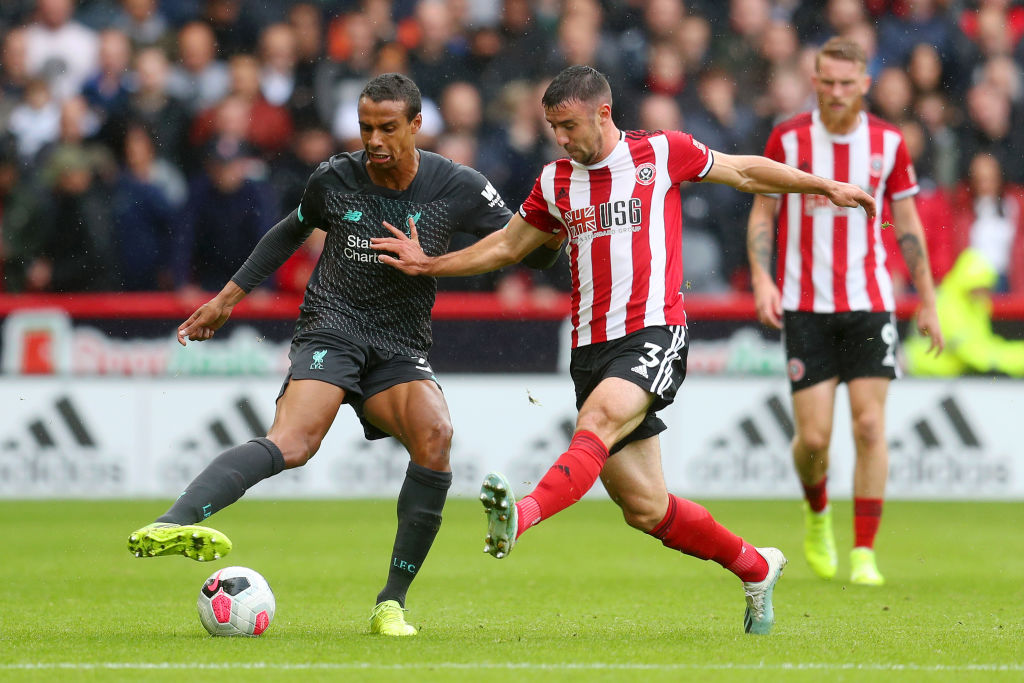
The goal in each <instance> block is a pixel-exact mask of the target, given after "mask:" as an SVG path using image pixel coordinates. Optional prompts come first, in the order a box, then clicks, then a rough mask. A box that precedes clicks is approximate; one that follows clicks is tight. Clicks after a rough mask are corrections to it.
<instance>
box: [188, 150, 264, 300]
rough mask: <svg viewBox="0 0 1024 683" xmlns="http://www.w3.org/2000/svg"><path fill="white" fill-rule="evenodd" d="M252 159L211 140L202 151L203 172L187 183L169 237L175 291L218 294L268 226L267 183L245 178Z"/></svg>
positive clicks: (245, 154)
mask: <svg viewBox="0 0 1024 683" xmlns="http://www.w3.org/2000/svg"><path fill="white" fill-rule="evenodd" d="M252 156H253V154H252V152H251V150H248V149H247V148H246V147H245V146H244V144H242V143H239V142H237V141H235V140H227V139H225V140H214V141H212V143H211V144H210V146H209V147H208V149H207V155H206V164H205V166H204V170H203V172H202V173H200V174H198V175H197V176H196V177H195V178H194V179H193V180H192V181H191V182H190V183H189V193H188V202H186V204H185V209H184V212H183V215H182V218H181V222H180V223H179V225H178V229H177V230H176V231H175V234H174V252H173V269H174V278H175V285H176V286H177V287H178V288H179V289H189V288H191V287H198V288H200V289H202V290H206V291H214V290H217V289H219V288H220V287H221V286H223V284H224V283H225V282H226V281H227V280H229V279H230V278H231V276H232V275H234V274H235V271H236V270H237V269H238V264H239V263H242V262H244V261H245V259H246V258H247V257H248V256H249V252H250V251H252V245H253V244H255V243H256V242H257V241H259V239H260V238H261V237H263V235H264V234H265V233H266V232H267V230H269V229H270V228H271V226H273V224H274V221H275V219H276V217H277V215H278V206H277V201H276V198H275V197H274V192H273V190H272V188H271V187H270V185H269V184H268V183H266V182H264V181H260V180H254V179H251V178H249V177H248V175H247V174H248V169H249V165H250V161H251V159H252Z"/></svg>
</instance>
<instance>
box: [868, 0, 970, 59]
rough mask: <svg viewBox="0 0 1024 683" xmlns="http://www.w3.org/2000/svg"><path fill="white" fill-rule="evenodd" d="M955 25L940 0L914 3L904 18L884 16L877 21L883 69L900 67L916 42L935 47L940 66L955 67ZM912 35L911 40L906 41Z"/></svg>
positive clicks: (922, 0) (917, 0) (916, 1)
mask: <svg viewBox="0 0 1024 683" xmlns="http://www.w3.org/2000/svg"><path fill="white" fill-rule="evenodd" d="M955 30H956V24H955V23H954V21H953V20H952V18H951V17H950V16H949V14H948V12H947V10H946V8H945V6H944V4H942V3H941V2H940V0H914V1H913V2H911V3H908V5H907V12H906V14H905V15H904V16H895V15H892V14H890V15H888V16H886V17H884V18H883V19H882V20H881V21H880V22H879V30H878V54H879V57H881V59H882V62H883V64H884V65H885V66H887V67H902V66H903V65H905V64H906V63H907V61H908V57H909V56H910V51H911V50H912V49H913V48H914V45H916V44H917V43H927V44H929V45H932V46H934V47H935V49H936V51H938V53H939V56H940V57H941V59H942V61H943V63H944V64H955V59H956V51H955V46H954V35H955ZM908 36H913V37H914V39H913V40H907V37H908Z"/></svg>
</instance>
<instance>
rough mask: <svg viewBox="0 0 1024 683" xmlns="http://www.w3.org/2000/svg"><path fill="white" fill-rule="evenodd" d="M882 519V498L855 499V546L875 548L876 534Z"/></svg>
mask: <svg viewBox="0 0 1024 683" xmlns="http://www.w3.org/2000/svg"><path fill="white" fill-rule="evenodd" d="M881 521H882V499H881V498H854V499H853V532H854V541H853V546H854V547H855V548H874V547H875V534H877V533H878V524H879V522H881Z"/></svg>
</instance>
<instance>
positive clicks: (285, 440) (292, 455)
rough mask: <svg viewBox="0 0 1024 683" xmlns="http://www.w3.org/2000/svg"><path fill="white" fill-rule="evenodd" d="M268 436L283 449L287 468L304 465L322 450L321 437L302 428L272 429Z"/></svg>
mask: <svg viewBox="0 0 1024 683" xmlns="http://www.w3.org/2000/svg"><path fill="white" fill-rule="evenodd" d="M267 438H268V439H270V440H271V441H273V442H274V444H275V445H276V446H277V447H278V448H279V449H280V450H281V456H282V457H283V458H284V466H285V469H292V468H293V467H302V466H303V465H305V464H306V463H307V462H309V459H310V458H312V457H313V456H314V455H316V452H317V451H318V450H320V441H321V438H320V437H319V436H317V435H314V434H310V433H308V432H304V431H301V430H280V431H276V432H275V431H273V430H271V432H270V434H268V435H267Z"/></svg>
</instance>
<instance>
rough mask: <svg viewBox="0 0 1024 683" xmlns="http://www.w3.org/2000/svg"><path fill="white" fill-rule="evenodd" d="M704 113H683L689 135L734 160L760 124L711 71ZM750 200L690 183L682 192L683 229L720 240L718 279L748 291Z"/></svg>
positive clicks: (702, 93)
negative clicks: (746, 277)
mask: <svg viewBox="0 0 1024 683" xmlns="http://www.w3.org/2000/svg"><path fill="white" fill-rule="evenodd" d="M697 91H698V96H699V98H700V107H699V108H696V109H691V110H688V111H684V112H683V119H684V120H685V121H686V132H687V133H690V134H691V135H693V137H694V138H695V139H697V140H699V141H700V142H702V143H704V144H705V145H707V146H708V147H710V148H712V149H716V150H719V151H721V152H723V153H726V154H735V153H738V152H739V151H740V150H743V149H744V148H745V147H746V146H747V140H749V139H750V137H751V136H752V135H753V133H754V129H755V124H756V122H757V119H756V117H755V116H754V113H753V111H751V110H750V109H748V108H746V107H744V106H742V105H740V104H739V103H738V102H736V98H735V94H736V84H735V82H734V81H733V80H732V76H731V75H730V74H729V73H727V72H725V71H722V70H719V69H715V68H712V69H709V70H708V71H707V72H705V73H704V74H703V75H702V76H701V79H700V83H699V84H698V86H697ZM750 202H751V199H750V196H749V195H739V196H737V194H736V192H735V191H734V190H733V189H732V188H731V187H728V186H727V185H716V184H713V183H692V184H690V185H687V186H686V188H685V190H684V200H683V224H684V225H685V226H686V229H687V230H689V229H691V228H693V229H700V230H703V231H704V232H706V233H707V234H710V235H714V236H715V238H716V239H717V240H718V246H719V254H720V256H721V270H720V272H719V274H720V276H721V277H723V278H724V279H725V280H726V281H729V282H733V281H734V280H733V278H740V279H739V280H737V281H736V286H744V283H743V281H742V278H743V277H744V275H743V274H744V273H745V272H746V264H747V256H746V247H745V245H746V240H745V231H746V223H745V222H744V221H745V216H746V214H747V212H749V210H750Z"/></svg>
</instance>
